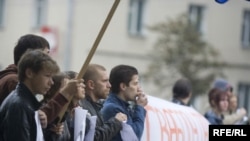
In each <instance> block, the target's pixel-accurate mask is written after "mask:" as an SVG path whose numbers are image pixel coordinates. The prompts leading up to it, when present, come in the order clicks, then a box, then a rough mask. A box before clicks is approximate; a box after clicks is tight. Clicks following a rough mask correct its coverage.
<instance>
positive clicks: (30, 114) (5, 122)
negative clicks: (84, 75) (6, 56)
mask: <svg viewBox="0 0 250 141" xmlns="http://www.w3.org/2000/svg"><path fill="white" fill-rule="evenodd" d="M57 72H59V67H58V65H57V63H56V62H55V61H54V60H53V59H52V58H51V57H50V56H48V54H46V53H44V52H42V51H40V50H31V51H28V52H26V53H25V54H24V55H23V56H22V57H21V60H20V61H19V63H18V80H19V82H18V84H17V87H16V88H15V90H14V91H12V92H11V94H10V95H8V97H7V98H6V99H5V100H4V101H3V103H2V105H1V107H0V140H1V141H14V140H18V141H35V140H36V138H37V130H36V129H37V125H36V121H35V117H34V115H35V111H37V110H39V107H40V106H41V103H40V102H39V101H38V100H37V99H36V98H35V95H36V94H43V95H44V94H46V93H47V91H48V90H49V89H50V87H51V86H52V85H53V80H52V76H53V75H54V74H56V73H57ZM68 84H70V85H71V87H69V85H67V86H66V87H64V88H63V90H62V91H63V92H66V93H67V92H68V93H76V92H77V91H78V89H79V87H81V86H82V85H83V80H72V81H71V82H68ZM72 85H74V86H73V88H72Z"/></svg>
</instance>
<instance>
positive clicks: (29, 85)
mask: <svg viewBox="0 0 250 141" xmlns="http://www.w3.org/2000/svg"><path fill="white" fill-rule="evenodd" d="M49 50H50V45H49V43H48V41H47V40H46V39H45V38H43V37H41V36H38V35H34V34H26V35H23V36H21V37H20V38H19V39H18V42H17V43H16V46H15V47H14V63H13V64H10V65H9V66H8V67H7V68H6V69H4V70H2V71H0V140H1V141H16V140H18V141H36V140H37V141H38V140H39V141H40V140H41V141H73V140H76V133H75V128H76V122H77V121H76V120H75V119H76V116H77V111H76V110H75V109H76V108H81V109H84V110H87V114H86V115H85V117H86V120H84V121H83V122H84V123H78V124H80V125H84V130H83V131H82V134H84V135H83V136H84V141H92V140H93V141H140V139H141V137H142V134H143V131H144V122H145V118H146V113H147V111H146V109H145V106H146V105H147V104H148V100H147V95H146V94H145V93H144V91H143V90H142V88H141V86H140V79H139V72H138V70H137V69H136V68H135V67H133V66H130V65H124V64H121V65H117V66H115V67H113V68H112V69H111V72H110V74H109V73H108V72H107V70H106V68H105V67H104V66H102V65H100V64H89V65H88V67H87V69H86V72H85V73H84V75H83V76H82V78H81V79H78V77H77V76H78V73H77V72H75V71H73V70H67V71H62V70H61V69H60V67H59V66H58V64H57V62H56V61H54V60H53V59H52V58H51V56H50V55H49ZM172 90H173V99H172V102H173V103H176V104H179V105H183V106H191V105H190V99H191V97H192V82H191V81H190V80H188V79H186V78H181V79H179V80H177V81H176V82H175V84H174V86H173V89H172ZM41 95H42V96H43V98H42V99H41V98H39V96H41ZM237 100H238V99H237V95H235V94H233V87H232V86H231V85H230V84H229V83H228V82H227V81H225V80H223V79H219V80H216V81H215V82H214V85H213V87H212V88H211V90H210V91H209V93H208V101H209V104H210V107H211V108H210V110H209V111H207V112H206V113H205V114H204V117H205V118H206V119H207V120H208V121H209V123H210V124H249V119H248V117H247V112H246V110H245V109H244V108H239V107H238V105H237ZM61 115H62V116H61ZM39 127H41V128H39ZM39 129H41V130H39Z"/></svg>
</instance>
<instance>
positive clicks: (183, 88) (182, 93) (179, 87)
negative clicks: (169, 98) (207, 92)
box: [172, 78, 192, 98]
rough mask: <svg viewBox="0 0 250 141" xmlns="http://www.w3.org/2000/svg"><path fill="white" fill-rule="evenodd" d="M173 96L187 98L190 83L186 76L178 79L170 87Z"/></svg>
mask: <svg viewBox="0 0 250 141" xmlns="http://www.w3.org/2000/svg"><path fill="white" fill-rule="evenodd" d="M172 92H173V97H174V98H187V97H188V96H189V94H190V93H191V92H192V84H191V82H190V81H189V80H188V79H186V78H181V79H178V80H177V81H176V82H175V84H174V86H173V89H172Z"/></svg>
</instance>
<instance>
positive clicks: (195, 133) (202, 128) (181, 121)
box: [141, 96, 209, 141]
mask: <svg viewBox="0 0 250 141" xmlns="http://www.w3.org/2000/svg"><path fill="white" fill-rule="evenodd" d="M146 110H147V117H146V119H145V128H144V132H143V136H142V138H141V141H208V125H209V123H208V121H207V120H206V119H205V118H204V117H203V115H201V114H200V113H198V112H197V111H196V110H195V109H193V108H190V107H187V106H181V105H177V104H174V103H172V102H170V101H166V100H163V99H160V98H156V97H152V96H148V105H147V106H146Z"/></svg>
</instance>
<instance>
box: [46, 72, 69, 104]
mask: <svg viewBox="0 0 250 141" xmlns="http://www.w3.org/2000/svg"><path fill="white" fill-rule="evenodd" d="M65 78H67V77H66V74H65V73H63V72H59V73H57V74H56V75H54V76H53V77H52V80H53V82H54V84H53V85H52V86H51V88H50V89H49V91H48V92H47V94H46V95H45V96H44V100H43V102H47V101H49V100H50V99H51V98H52V97H54V96H55V95H57V94H58V93H59V90H60V88H61V87H62V84H63V80H64V79H65Z"/></svg>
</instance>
